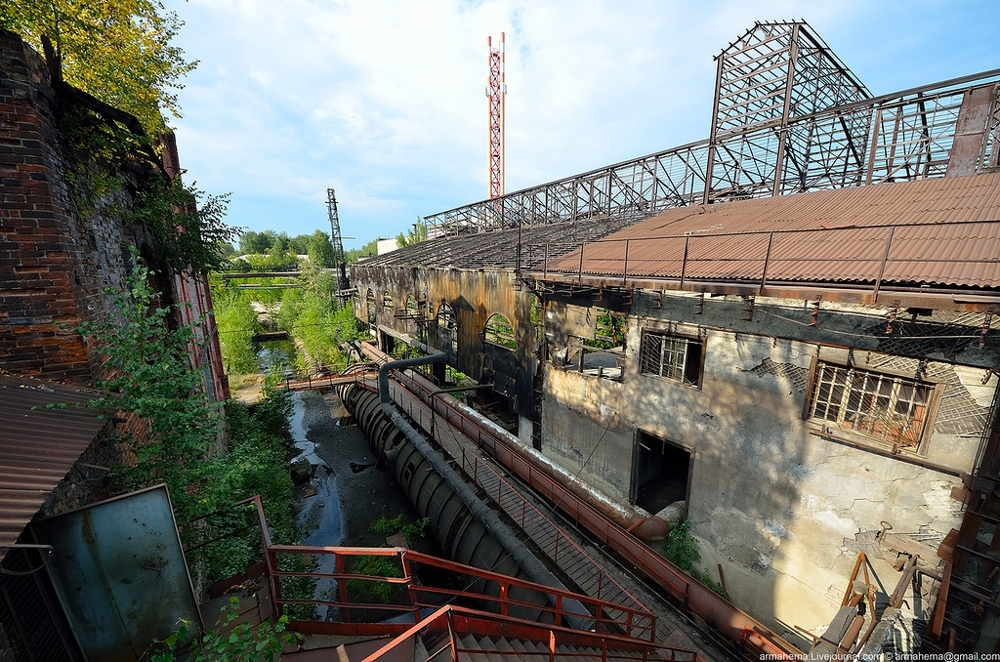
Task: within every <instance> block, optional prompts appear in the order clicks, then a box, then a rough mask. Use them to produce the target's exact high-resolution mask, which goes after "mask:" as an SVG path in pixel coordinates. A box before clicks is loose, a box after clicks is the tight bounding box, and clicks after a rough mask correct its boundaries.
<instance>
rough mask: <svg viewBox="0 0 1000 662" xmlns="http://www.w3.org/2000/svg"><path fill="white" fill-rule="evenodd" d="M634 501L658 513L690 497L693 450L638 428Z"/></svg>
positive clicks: (633, 479)
mask: <svg viewBox="0 0 1000 662" xmlns="http://www.w3.org/2000/svg"><path fill="white" fill-rule="evenodd" d="M634 457H635V462H634V465H633V469H632V501H633V503H635V504H636V505H637V506H640V507H641V508H644V509H646V510H648V511H649V512H651V513H658V512H660V511H661V510H663V509H664V508H666V507H667V506H669V505H670V504H672V503H674V502H675V501H685V500H687V498H688V486H689V476H690V473H691V453H689V452H688V451H687V450H685V449H684V448H682V447H680V446H678V445H677V444H673V443H671V442H669V441H667V440H665V439H660V438H658V437H654V436H652V435H650V434H646V433H645V432H642V431H639V432H638V433H637V434H636V439H635V453H634Z"/></svg>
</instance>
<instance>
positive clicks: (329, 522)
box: [291, 391, 416, 547]
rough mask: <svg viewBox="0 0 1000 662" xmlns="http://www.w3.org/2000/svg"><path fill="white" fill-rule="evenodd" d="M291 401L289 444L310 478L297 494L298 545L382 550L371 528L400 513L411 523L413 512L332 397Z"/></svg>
mask: <svg viewBox="0 0 1000 662" xmlns="http://www.w3.org/2000/svg"><path fill="white" fill-rule="evenodd" d="M293 399H294V401H295V411H294V413H293V415H292V418H291V423H292V426H291V432H292V438H293V441H294V443H295V446H296V448H298V449H300V450H301V451H302V455H301V456H300V457H304V458H306V459H307V460H308V461H309V463H310V465H311V467H310V472H311V474H312V479H311V480H310V481H309V482H308V483H306V484H303V485H300V486H299V488H298V489H297V494H298V495H299V496H300V500H299V523H300V527H301V528H302V531H303V542H304V543H305V544H309V545H340V546H348V547H381V546H384V545H385V544H386V540H385V536H384V535H380V534H378V533H376V532H375V531H374V530H372V524H373V523H374V522H375V520H376V519H378V518H379V517H385V518H386V519H392V518H394V517H396V516H397V515H399V514H400V513H403V514H404V515H405V516H406V521H408V522H412V521H414V520H415V518H416V513H415V511H414V509H413V506H412V505H410V502H409V501H408V500H407V498H406V496H405V495H404V494H403V493H402V491H401V490H399V489H398V487H397V486H396V484H395V481H394V479H393V478H392V476H391V475H390V474H389V472H388V471H386V470H385V468H384V467H381V466H378V465H377V464H376V459H375V455H374V454H373V453H372V452H371V450H370V449H369V447H368V441H367V439H365V435H364V433H363V432H362V431H361V429H360V428H359V427H358V426H357V425H356V424H355V423H354V419H353V418H349V417H348V416H347V411H346V410H345V409H344V405H343V404H342V403H341V402H340V398H339V397H338V396H337V394H336V393H333V392H327V393H323V394H320V393H317V392H313V391H305V392H301V393H297V394H295V395H294V396H293Z"/></svg>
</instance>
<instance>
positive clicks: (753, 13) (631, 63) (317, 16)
mask: <svg viewBox="0 0 1000 662" xmlns="http://www.w3.org/2000/svg"><path fill="white" fill-rule="evenodd" d="M165 5H166V7H167V9H168V10H171V11H175V12H177V14H178V15H179V16H180V17H181V19H182V20H184V21H185V23H186V25H185V27H184V28H183V29H182V31H181V33H180V34H179V35H178V37H177V38H176V40H175V43H176V44H177V45H179V46H181V47H182V48H183V49H184V51H185V54H186V56H187V57H188V58H189V59H197V60H200V65H199V66H198V68H197V69H196V70H195V71H194V72H193V73H192V74H191V75H189V76H188V78H187V80H186V81H185V88H184V89H183V90H181V91H180V93H179V97H180V103H181V108H182V114H183V117H181V118H173V119H171V120H170V124H171V125H172V126H174V127H175V129H176V132H177V140H178V146H179V149H180V156H181V163H182V165H183V166H184V167H185V168H186V169H187V175H186V181H188V182H189V183H191V182H195V183H196V184H197V186H198V188H200V189H203V190H206V191H208V192H210V193H226V192H231V194H232V202H231V204H230V207H229V217H228V220H227V222H228V223H229V224H230V225H234V226H239V227H243V228H246V229H249V230H255V231H262V230H268V229H270V230H275V231H278V232H287V233H288V234H289V235H291V236H295V235H299V234H310V233H312V232H313V231H315V230H317V229H319V230H324V231H329V223H328V220H327V213H326V189H327V188H328V187H333V188H335V189H336V191H337V200H338V203H339V205H338V206H339V212H340V223H341V231H342V233H343V235H344V236H345V237H354V239H345V240H344V245H345V248H347V249H350V248H357V247H360V246H361V245H362V244H364V243H365V242H367V241H369V240H371V239H374V238H375V237H376V236H383V237H385V236H395V235H396V234H398V233H399V232H400V231H403V230H405V229H407V228H409V227H410V226H411V224H412V223H413V222H414V221H416V219H417V217H418V216H426V215H430V214H433V213H436V212H440V211H445V210H447V209H451V208H454V207H458V206H461V205H463V204H467V203H470V202H475V201H478V200H482V199H484V198H486V197H487V191H488V188H487V186H488V181H487V180H488V169H487V166H488V161H487V106H486V97H485V87H486V77H487V64H486V63H487V46H486V39H487V37H488V36H492V37H493V39H494V43H496V42H497V40H498V39H499V35H500V33H501V32H505V33H506V81H507V98H506V190H507V191H508V192H509V191H514V190H517V189H520V188H525V187H528V186H532V185H535V184H540V183H543V182H547V181H551V180H554V179H559V178H562V177H566V176H570V175H573V174H576V173H579V172H583V171H586V170H590V169H593V168H598V167H601V166H604V165H609V164H612V163H616V162H618V161H624V160H628V159H631V158H634V157H638V156H642V155H644V154H649V153H651V152H656V151H660V150H663V149H667V148H669V147H673V146H676V145H681V144H684V143H687V142H691V141H694V140H701V139H703V138H706V137H707V136H708V132H709V125H710V119H711V118H710V114H711V107H712V94H713V89H714V84H715V62H714V60H713V57H714V56H715V55H717V54H718V53H719V52H720V51H721V50H722V49H723V48H725V47H726V46H727V45H728V44H729V43H730V42H731V41H732V40H734V39H735V38H737V37H738V36H740V35H741V34H742V33H743V32H744V31H746V30H747V29H748V28H750V27H751V26H752V25H753V24H754V22H755V21H758V20H759V21H769V20H793V19H805V20H806V21H807V22H809V24H810V25H811V26H812V28H813V30H814V31H815V32H816V33H817V34H818V35H819V36H820V37H822V38H823V39H824V40H825V41H826V43H827V44H828V45H829V46H830V47H831V48H832V50H833V51H834V52H835V53H836V54H837V55H838V56H839V57H840V59H841V60H842V61H843V62H844V63H845V64H846V65H847V66H848V67H849V68H850V69H851V70H852V71H853V72H854V73H855V74H856V75H857V76H858V78H860V79H861V80H862V81H863V82H864V83H865V84H866V85H867V86H868V88H869V90H871V92H872V93H873V94H876V95H878V94H885V93H889V92H895V91H898V90H903V89H906V88H910V87H915V86H919V85H923V84H927V83H932V82H937V81H941V80H945V79H948V78H954V77H957V76H962V75H965V74H970V73H976V72H980V71H985V70H988V69H994V68H1000V51H998V50H997V48H996V39H997V35H998V34H1000V12H998V11H997V10H996V6H995V5H994V3H993V2H992V1H991V0H982V1H979V2H971V1H970V2H958V1H956V2H921V1H912V0H911V1H909V2H879V1H878V0H858V1H854V0H845V1H842V2H825V1H823V0H809V1H807V2H799V1H777V0H774V1H772V0H760V1H755V2H747V1H746V0H735V1H731V0H702V1H698V2H694V1H684V2H681V1H677V0H615V1H611V0H607V1H598V0H550V1H549V0H478V1H473V0H464V1H463V0H324V1H320V0H316V1H309V0H277V1H276V0H188V1H186V2H185V1H183V0H165Z"/></svg>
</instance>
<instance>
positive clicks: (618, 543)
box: [400, 376, 800, 659]
mask: <svg viewBox="0 0 1000 662" xmlns="http://www.w3.org/2000/svg"><path fill="white" fill-rule="evenodd" d="M402 381H403V382H405V383H406V384H409V385H412V386H413V387H414V389H415V392H416V393H417V394H418V395H419V394H420V393H423V394H428V395H427V399H429V400H430V402H427V400H426V399H425V400H424V402H425V404H429V405H430V406H431V409H432V410H433V411H432V415H433V416H434V417H435V420H434V421H431V420H428V419H427V418H426V417H425V419H424V421H423V423H424V424H426V425H429V426H432V427H434V426H436V425H437V420H436V418H437V417H439V416H440V417H443V418H444V419H445V420H446V421H447V422H448V423H449V424H451V425H453V426H454V427H455V428H456V429H457V430H460V431H461V432H462V434H465V435H466V436H467V437H469V438H470V439H472V440H473V442H474V443H476V445H477V446H478V447H479V448H482V449H484V450H486V451H487V452H488V453H489V454H490V455H491V456H493V457H494V458H496V459H497V461H499V462H500V464H501V465H503V466H504V467H505V468H506V469H508V470H509V471H511V472H513V473H514V474H515V475H516V476H518V477H519V478H520V479H522V480H524V481H525V483H527V484H528V485H529V486H530V487H531V488H532V489H534V490H535V491H536V492H537V493H538V494H540V495H541V496H542V497H544V498H546V499H548V500H549V501H550V502H551V503H553V504H556V505H557V507H558V508H559V510H561V511H562V512H563V513H565V515H566V516H567V518H568V519H569V520H571V521H573V522H574V523H575V524H576V525H577V526H579V527H581V528H583V529H584V530H586V531H588V532H589V533H590V534H591V535H592V536H593V537H594V539H595V541H596V542H597V543H598V544H600V545H604V546H606V547H608V548H610V549H612V550H613V551H614V552H615V553H617V554H618V555H619V556H620V557H621V558H623V559H624V560H625V561H626V562H627V563H629V564H631V565H632V566H634V567H635V568H636V569H638V570H639V571H640V572H641V573H642V574H644V575H645V576H647V577H649V578H650V579H652V580H653V581H654V582H655V583H656V584H657V585H659V586H660V587H661V588H662V589H663V590H664V591H665V592H666V593H667V594H668V595H669V596H670V598H671V599H673V600H674V601H676V602H677V603H678V604H680V605H683V607H685V608H686V609H689V610H690V611H691V612H692V613H695V614H697V615H699V616H700V617H701V618H703V619H704V620H705V621H706V622H707V623H708V624H710V625H711V626H712V627H713V628H715V630H716V631H718V632H719V633H720V634H721V635H722V636H724V637H725V638H727V639H729V640H730V641H732V642H734V643H736V644H738V645H740V646H745V647H750V648H752V649H753V650H754V651H756V652H758V653H761V654H768V655H774V656H777V658H776V659H779V658H786V657H788V656H790V655H795V654H798V653H799V652H800V651H798V649H797V648H796V647H795V646H793V645H792V644H790V643H789V642H787V641H785V640H784V639H782V638H781V637H779V636H778V635H776V634H775V633H773V632H771V631H770V630H769V629H768V628H767V627H766V626H764V625H763V624H762V623H760V622H758V621H757V620H756V619H754V618H752V617H751V616H750V615H749V614H746V613H745V612H743V611H741V610H740V609H738V608H737V607H736V606H734V605H733V604H732V603H730V602H729V601H728V600H726V599H725V598H723V597H722V596H720V595H719V594H717V593H715V592H714V591H713V590H712V589H710V588H708V587H707V586H705V585H704V584H702V583H701V582H700V581H698V580H697V579H696V578H694V577H692V576H691V575H689V574H687V573H685V572H684V571H683V570H680V569H679V568H678V567H677V566H675V565H673V564H672V563H670V562H669V561H667V560H666V559H665V558H664V557H663V556H661V555H660V554H659V553H658V552H656V551H655V550H654V549H652V548H651V547H650V546H649V545H647V544H646V543H645V542H643V541H641V540H639V539H638V538H637V537H635V536H634V535H633V534H632V533H630V532H629V531H626V530H625V529H623V528H622V527H621V526H619V525H617V524H616V523H614V522H613V521H611V520H610V519H608V518H607V517H606V516H605V515H604V514H602V513H601V512H599V511H598V510H597V509H595V508H594V507H593V506H590V505H589V504H587V503H585V502H583V501H582V500H580V499H579V498H578V497H577V496H576V495H575V494H573V492H571V491H570V490H569V489H568V488H566V487H565V486H563V485H562V484H561V483H559V482H558V481H556V480H555V479H554V478H553V477H551V476H549V475H548V474H547V473H546V472H544V471H542V470H540V469H539V468H538V467H536V466H534V465H533V464H532V463H531V462H529V461H528V460H527V459H526V458H525V457H524V456H522V455H521V454H520V453H519V452H518V451H517V450H516V449H515V448H514V447H512V446H511V445H510V444H509V443H508V442H507V441H505V440H504V439H502V438H501V435H500V434H498V433H497V432H495V431H489V430H486V429H484V428H483V427H482V426H480V425H478V424H477V423H475V422H474V421H471V420H469V419H468V417H466V416H465V414H464V413H462V412H461V411H460V410H459V409H458V408H457V407H455V406H454V405H453V404H451V403H448V402H446V401H445V400H444V399H443V398H438V397H435V398H430V397H429V394H430V393H431V392H432V391H433V390H434V387H433V385H432V384H431V383H430V382H427V381H426V380H419V378H416V377H412V376H406V377H405V379H404V380H402ZM400 386H401V387H402V386H403V384H401V385H400ZM419 422H420V421H419V420H418V423H419Z"/></svg>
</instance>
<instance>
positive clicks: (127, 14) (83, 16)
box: [0, 0, 198, 136]
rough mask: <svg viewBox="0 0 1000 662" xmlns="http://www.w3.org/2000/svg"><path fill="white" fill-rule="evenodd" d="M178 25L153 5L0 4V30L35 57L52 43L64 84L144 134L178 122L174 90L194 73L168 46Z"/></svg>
mask: <svg viewBox="0 0 1000 662" xmlns="http://www.w3.org/2000/svg"><path fill="white" fill-rule="evenodd" d="M183 25H184V23H183V21H181V20H180V19H179V18H178V17H177V14H175V13H174V12H168V11H166V10H165V9H164V6H163V4H162V3H161V2H160V1H159V0H0V27H3V28H6V29H8V30H11V31H13V32H16V33H18V34H19V35H21V37H22V38H24V39H25V41H27V42H28V43H29V44H31V46H32V47H34V48H35V49H36V50H37V51H39V52H42V51H43V44H42V38H43V37H47V38H48V39H49V40H51V42H52V44H53V47H54V49H55V55H56V56H57V57H58V59H59V60H60V61H61V64H62V71H63V78H64V80H65V81H66V82H67V83H69V84H71V85H73V86H74V87H77V88H79V89H81V90H83V91H85V92H88V93H90V94H92V95H93V96H95V97H97V98H98V99H100V100H101V101H103V102H104V103H106V104H108V105H110V106H113V107H115V108H118V109H120V110H124V111H126V112H128V113H131V114H132V115H135V116H136V117H137V118H138V119H139V121H140V123H141V124H142V126H143V127H144V128H145V129H146V132H147V133H148V134H149V135H151V136H156V135H159V134H161V133H162V132H163V130H164V129H165V128H166V123H165V121H164V118H163V115H162V112H166V113H169V114H170V115H172V116H174V117H180V106H179V104H178V102H177V90H179V89H180V88H181V87H182V85H181V82H180V81H181V80H182V79H183V78H184V76H185V75H187V73H188V72H190V71H191V70H192V69H194V68H195V67H196V66H197V64H198V63H197V62H196V61H190V60H187V59H185V57H184V52H183V50H181V49H180V48H178V47H177V46H174V45H172V44H171V41H172V40H173V38H174V37H175V36H176V35H177V32H178V31H179V30H180V28H181V27H182V26H183Z"/></svg>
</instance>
